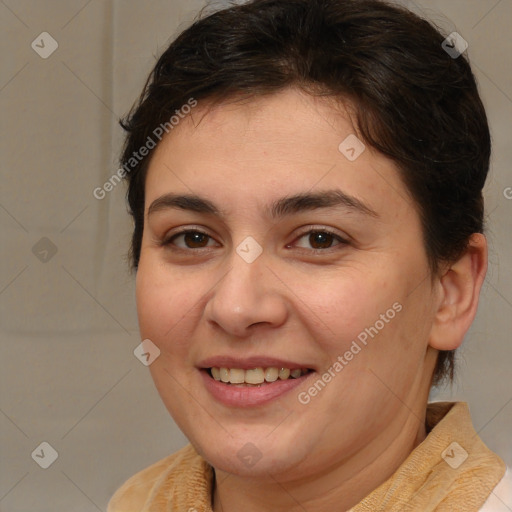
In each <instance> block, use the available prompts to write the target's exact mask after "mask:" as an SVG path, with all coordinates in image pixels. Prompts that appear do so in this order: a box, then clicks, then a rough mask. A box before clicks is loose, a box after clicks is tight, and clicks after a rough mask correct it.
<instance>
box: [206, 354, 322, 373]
mask: <svg viewBox="0 0 512 512" xmlns="http://www.w3.org/2000/svg"><path fill="white" fill-rule="evenodd" d="M197 366H198V367H199V368H240V369H242V370H249V369H251V368H260V367H261V368H270V367H277V368H289V369H291V370H293V369H294V368H308V369H313V368H311V366H309V365H308V364H303V363H298V362H295V361H287V360H285V359H277V358H274V357H266V356H252V357H246V358H240V357H232V356H213V357H208V358H207V359H203V360H202V361H200V362H199V363H198V365H197Z"/></svg>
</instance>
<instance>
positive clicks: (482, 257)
mask: <svg viewBox="0 0 512 512" xmlns="http://www.w3.org/2000/svg"><path fill="white" fill-rule="evenodd" d="M486 272H487V241H486V239H485V236H484V235H483V234H481V233H474V234H473V235H472V236H471V238H470V241H469V244H468V248H467V250H466V252H465V253H464V254H463V256H461V258H459V259H458V260H457V261H456V262H454V263H453V264H451V265H450V266H449V268H448V270H447V271H446V272H445V273H444V275H443V276H442V277H440V278H439V282H438V286H439V291H440V299H439V304H438V309H437V312H436V314H435V318H434V323H433V325H432V331H431V334H430V342H429V344H430V346H431V347H432V348H435V349H437V350H454V349H456V348H458V347H459V346H460V345H461V343H462V341H463V339H464V336H465V334H466V332H467V331H468V329H469V327H470V326H471V324H472V322H473V320H474V318H475V316H476V311H477V307H478V299H479V296H480V290H481V288H482V284H483V282H484V279H485V274H486Z"/></svg>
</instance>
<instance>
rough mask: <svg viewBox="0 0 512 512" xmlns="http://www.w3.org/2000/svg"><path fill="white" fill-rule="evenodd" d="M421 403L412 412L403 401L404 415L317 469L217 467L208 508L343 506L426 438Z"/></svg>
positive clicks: (299, 510)
mask: <svg viewBox="0 0 512 512" xmlns="http://www.w3.org/2000/svg"><path fill="white" fill-rule="evenodd" d="M421 407H422V409H420V410H416V411H414V412H413V411H411V410H409V409H407V408H405V407H404V408H403V409H402V412H403V415H402V416H399V417H397V421H395V422H394V423H393V425H389V426H388V428H387V429H386V430H383V431H382V432H381V433H380V435H379V436H378V437H376V438H375V439H373V440H372V442H370V443H369V444H368V445H367V446H366V447H365V448H364V450H361V451H360V452H358V453H357V454H355V455H354V456H353V457H351V458H350V459H349V460H344V461H343V462H342V463H340V464H339V465H337V466H335V467H331V468H327V469H326V470H325V471H324V472H322V473H321V474H316V475H313V476H308V477H307V478H304V479H300V480H298V479H296V480H289V479H287V477H286V475H270V474H269V475H268V478H266V479H258V480H256V479H248V478H244V477H240V476H238V475H234V474H230V473H226V472H223V471H218V470H216V471H215V476H216V478H215V488H214V495H213V511H214V512H235V511H239V510H244V511H245V512H261V511H262V510H272V511H275V512H281V511H282V512H285V511H286V512H303V511H304V510H305V509H306V510H308V512H320V511H324V510H329V509H331V510H338V511H340V512H342V511H347V510H349V509H350V508H351V507H353V506H354V505H356V504H357V503H359V502H360V501H361V500H362V499H363V498H364V497H365V496H367V495H368V494H369V493H370V492H371V491H373V490H374V489H375V488H377V487H378V486H379V485H380V484H381V483H382V482H384V481H385V480H387V479H388V478H389V477H390V476H391V475H392V474H393V473H394V472H395V471H396V470H397V469H398V467H399V466H400V465H401V464H402V462H403V461H404V460H405V459H406V458H407V456H408V455H409V453H410V452H411V451H412V450H413V449H414V448H415V447H416V446H417V445H418V444H420V443H421V442H422V441H423V440H424V439H425V437H426V429H425V412H426V408H425V407H424V404H421ZM404 416H405V418H404ZM376 454H378V455H376Z"/></svg>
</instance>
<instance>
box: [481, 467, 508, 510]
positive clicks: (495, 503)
mask: <svg viewBox="0 0 512 512" xmlns="http://www.w3.org/2000/svg"><path fill="white" fill-rule="evenodd" d="M511 506H512V470H511V469H510V468H507V471H506V472H505V475H504V476H503V478H502V479H501V480H500V481H499V482H498V485H497V486H496V487H495V488H494V489H493V491H492V493H491V494H490V496H489V498H488V499H487V501H486V502H485V503H484V504H483V506H482V508H481V509H480V512H507V511H509V510H510V507H511Z"/></svg>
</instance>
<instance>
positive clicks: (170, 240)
mask: <svg viewBox="0 0 512 512" xmlns="http://www.w3.org/2000/svg"><path fill="white" fill-rule="evenodd" d="M190 233H199V234H201V235H204V236H206V237H208V238H210V239H212V238H213V237H211V236H210V235H209V234H208V233H205V232H204V231H201V230H199V229H184V230H182V231H179V232H178V233H174V234H173V235H171V236H170V237H167V238H165V239H164V240H162V242H161V243H160V245H161V246H166V247H169V246H172V245H174V244H173V241H174V240H175V239H176V238H177V237H179V236H181V235H187V234H190ZM311 233H319V234H327V235H331V236H333V237H334V238H335V239H337V240H338V242H339V244H337V245H335V246H333V247H328V248H326V249H310V250H309V252H311V253H313V254H319V253H326V252H331V251H332V250H333V249H334V248H335V247H337V246H338V245H341V246H343V245H347V244H348V243H349V242H348V240H346V239H344V238H342V237H341V236H340V235H338V234H336V233H335V232H334V231H331V230H330V229H327V228H313V229H309V230H308V231H304V232H303V233H301V234H299V235H298V236H297V238H296V240H300V239H301V238H303V237H304V236H306V235H309V234H311ZM290 245H291V244H288V245H287V246H286V247H289V246H290ZM202 249H211V247H201V248H198V249H191V248H186V249H184V248H183V247H174V248H173V250H176V251H187V252H188V251H200V250H202ZM300 249H304V248H303V247H301V248H300ZM306 250H308V249H306Z"/></svg>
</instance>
